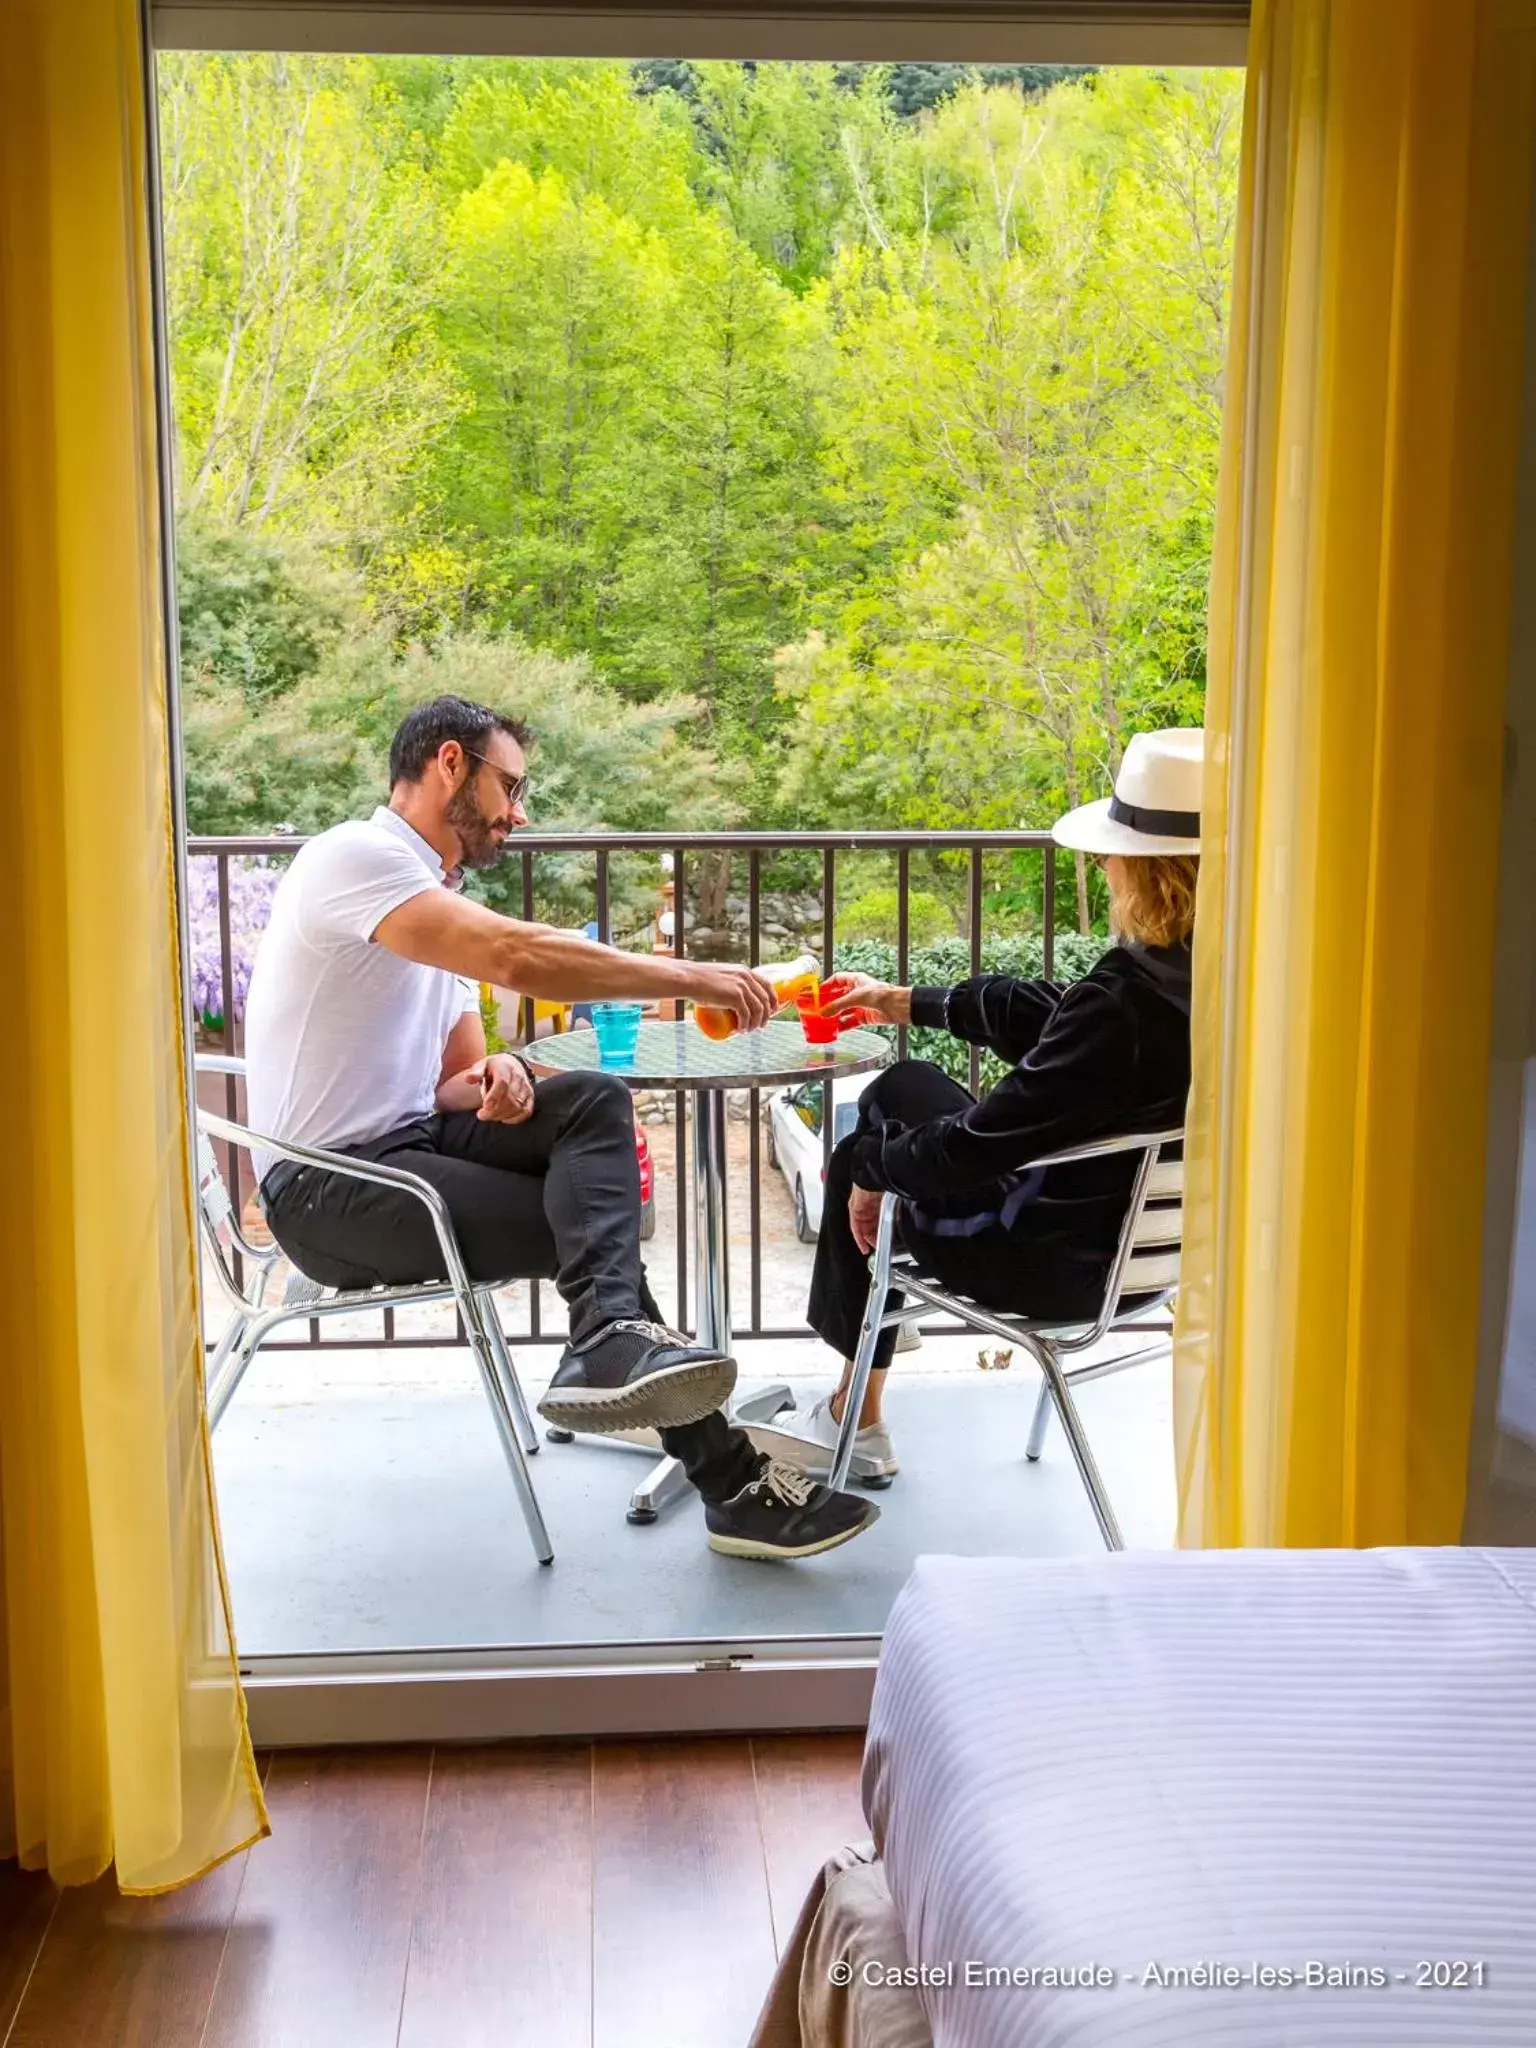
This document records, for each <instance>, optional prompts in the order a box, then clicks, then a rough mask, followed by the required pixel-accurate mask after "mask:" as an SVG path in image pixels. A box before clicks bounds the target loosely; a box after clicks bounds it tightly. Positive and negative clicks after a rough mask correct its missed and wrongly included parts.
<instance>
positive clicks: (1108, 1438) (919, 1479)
mask: <svg viewBox="0 0 1536 2048" xmlns="http://www.w3.org/2000/svg"><path fill="white" fill-rule="evenodd" d="M977 1345H978V1340H977V1339H975V1338H972V1337H965V1336H960V1337H933V1336H928V1337H925V1339H924V1343H923V1346H922V1349H921V1350H920V1351H918V1352H915V1353H904V1354H901V1355H900V1356H899V1357H898V1359H897V1362H896V1376H895V1379H894V1381H893V1385H892V1388H891V1392H890V1394H889V1396H888V1398H887V1404H886V1407H887V1416H888V1419H889V1421H890V1424H891V1427H892V1430H893V1432H894V1434H895V1436H896V1439H897V1447H898V1451H899V1453H900V1455H901V1458H902V1460H903V1470H902V1472H901V1475H900V1477H899V1478H898V1479H897V1480H896V1482H895V1484H894V1485H893V1486H892V1487H891V1488H890V1489H889V1490H888V1491H887V1492H885V1493H882V1494H879V1495H877V1496H876V1498H877V1499H878V1500H879V1502H880V1505H881V1509H882V1514H881V1519H880V1521H879V1523H878V1524H877V1525H876V1527H875V1528H874V1529H873V1530H871V1531H870V1532H868V1533H867V1534H866V1535H864V1536H861V1537H860V1538H858V1539H857V1540H856V1541H855V1542H853V1543H851V1544H848V1545H845V1546H844V1547H843V1548H841V1549H839V1550H837V1551H834V1552H831V1553H829V1554H828V1555H827V1556H825V1557H822V1558H818V1559H814V1560H809V1561H807V1562H805V1563H802V1564H799V1565H792V1566H779V1565H758V1564H751V1563H746V1562H742V1561H740V1560H735V1559H728V1558H722V1557H717V1556H715V1555H714V1554H713V1553H712V1552H711V1551H709V1550H708V1549H707V1548H706V1546H705V1542H704V1531H703V1522H702V1515H701V1511H700V1508H699V1504H698V1501H697V1499H696V1498H695V1497H693V1496H691V1495H689V1496H685V1497H684V1498H683V1499H682V1500H680V1501H678V1502H677V1503H675V1504H674V1505H673V1506H671V1507H669V1508H668V1509H666V1510H665V1511H664V1513H663V1515H662V1518H661V1520H660V1521H659V1522H657V1523H655V1524H653V1525H651V1526H649V1527H645V1528H637V1527H633V1526H631V1525H630V1524H629V1523H628V1522H627V1521H626V1520H625V1515H624V1511H625V1508H626V1506H627V1505H628V1498H629V1493H630V1489H631V1488H632V1487H633V1486H634V1485H635V1484H636V1482H637V1481H638V1480H639V1478H640V1477H641V1475H643V1474H644V1472H645V1471H646V1470H647V1460H646V1459H644V1458H642V1457H641V1456H640V1454H639V1453H637V1452H624V1451H619V1450H616V1449H614V1448H613V1447H611V1446H603V1445H596V1444H592V1443H583V1442H581V1441H580V1440H578V1441H577V1442H576V1443H574V1444H570V1445H564V1446H561V1445H549V1444H545V1445H543V1446H542V1447H541V1449H540V1452H539V1455H538V1456H537V1457H536V1458H535V1459H534V1461H533V1473H534V1481H535V1484H536V1486H537V1488H538V1491H539V1496H540V1499H541V1501H542V1503H543V1507H544V1512H545V1516H546V1518H547V1520H548V1522H549V1526H550V1531H551V1535H552V1537H553V1540H554V1545H555V1553H556V1554H555V1563H554V1566H553V1567H552V1568H551V1569H549V1570H542V1569H540V1567H539V1566H538V1565H537V1564H536V1563H535V1561H534V1558H533V1555H532V1551H531V1548H530V1546H529V1543H528V1539H527V1536H526V1533H525V1531H524V1528H523V1523H522V1517H521V1515H520V1513H519V1511H518V1508H517V1504H516V1500H515V1498H514V1495H513V1492H512V1488H511V1484H510V1481H509V1479H508V1476H507V1472H506V1467H505V1465H504V1463H503V1461H502V1456H501V1452H500V1449H499V1447H498V1444H497V1440H496V1437H495V1434H494V1431H493V1428H492V1424H491V1418H490V1415H489V1412H488V1410H487V1408H486V1405H485V1400H484V1396H483V1394H482V1393H481V1391H480V1387H479V1383H478V1381H477V1379H476V1378H475V1377H474V1373H473V1369H472V1366H471V1363H470V1360H469V1357H468V1354H467V1353H465V1352H463V1351H452V1350H436V1351H433V1350H422V1349H416V1350H407V1349H396V1350H390V1351H384V1350H380V1351H355V1352H329V1353H310V1354H307V1355H306V1354H305V1353H303V1352H271V1353H267V1354H264V1355H263V1356H262V1357H260V1358H258V1360H257V1362H256V1364H255V1365H254V1366H253V1367H252V1369H251V1371H250V1373H249V1374H248V1375H247V1378H246V1381H245V1384H244V1385H243V1386H242V1388H241V1389H240V1392H239V1394H238V1395H237V1397H236V1399H235V1401H234V1402H233V1404H232V1405H231V1407H230V1409H229V1411H228V1413H227V1415H226V1416H225V1419H224V1421H223V1423H222V1425H221V1427H220V1429H219V1432H218V1435H217V1438H216V1440H215V1462H216V1468H217V1475H218V1490H219V1504H220V1514H221V1520H222V1524H223V1532H224V1541H225V1548H226V1553H227V1558H228V1564H229V1572H230V1580H231V1588H232V1592H233V1596H234V1604H235V1622H236V1628H237V1631H238V1637H239V1643H240V1649H241V1653H242V1655H244V1656H247V1657H250V1656H271V1655H292V1654H298V1653H316V1652H327V1651H336V1650H365V1651H382V1650H419V1649H428V1648H468V1647H508V1646H523V1645H545V1644H551V1645H568V1644H578V1643H600V1642H633V1641H660V1640H665V1639H668V1638H679V1637H681V1638H693V1639H697V1638H706V1639H710V1640H719V1639H721V1638H729V1637H735V1636H746V1637H754V1638H763V1637H772V1636H792V1637H793V1636H811V1635H841V1634H851V1635H871V1634H876V1633H878V1632H879V1631H880V1630H881V1629H882V1628H883V1626H884V1623H885V1618H886V1615H887V1613H888V1611H889V1609H890V1606H891V1602H892V1600H893V1599H894V1597H895V1595H896V1593H897V1591H898V1589H899V1588H900V1586H901V1584H902V1582H903V1580H904V1579H905V1577H906V1575H907V1573H908V1571H909V1569H910V1567H911V1564H912V1561H913V1559H914V1558H916V1557H917V1556H919V1555H920V1554H923V1553H931V1552H950V1553H959V1554H965V1555H975V1554H983V1553H1002V1554H1011V1555H1016V1556H1044V1555H1053V1554H1060V1553H1063V1552H1070V1551H1077V1550H1095V1549H1097V1548H1098V1547H1099V1537H1098V1532H1097V1529H1096V1527H1095V1525H1094V1521H1093V1516H1092V1513H1091V1511H1090V1509H1089V1507H1088V1505H1087V1500H1086V1497H1085V1496H1084V1493H1083V1490H1082V1487H1081V1484H1080V1482H1079V1480H1078V1477H1077V1473H1076V1470H1075V1468H1074V1467H1073V1464H1072V1460H1071V1457H1070V1454H1069V1453H1068V1450H1067V1447H1066V1443H1065V1441H1064V1439H1063V1436H1062V1433H1061V1430H1060V1427H1059V1425H1057V1424H1055V1423H1054V1422H1053V1424H1052V1427H1051V1430H1050V1433H1049V1435H1048V1437H1047V1440H1046V1448H1045V1455H1044V1457H1043V1458H1042V1459H1041V1461H1040V1463H1039V1464H1038V1465H1033V1466H1031V1465H1029V1464H1027V1463H1026V1461H1025V1458H1024V1441H1025V1437H1026V1435H1027V1434H1028V1429H1029V1421H1030V1416H1031V1414H1032V1412H1033V1405H1034V1399H1035V1391H1036V1388H1037V1386H1038V1383H1039V1382H1038V1377H1037V1375H1036V1373H1035V1370H1034V1368H1033V1367H1032V1366H1031V1365H1029V1364H1028V1363H1027V1362H1024V1361H1022V1359H1016V1362H1015V1364H1014V1366H1013V1367H1012V1369H1010V1370H1009V1371H1006V1372H982V1371H980V1370H979V1369H978V1368H977V1363H976V1358H977ZM1123 1348H1130V1347H1129V1346H1125V1347H1123ZM556 1355H557V1354H556V1351H555V1350H554V1349H553V1348H552V1347H548V1346H544V1347H538V1348H528V1349H525V1350H523V1351H522V1353H521V1354H520V1356H519V1365H520V1368H521V1370H522V1373H523V1376H524V1383H525V1385H526V1386H527V1388H528V1392H529V1398H530V1400H536V1399H537V1397H538V1394H539V1393H540V1392H541V1391H542V1388H543V1385H544V1381H545V1379H546V1378H547V1375H548V1373H549V1372H550V1371H551V1370H552V1369H553V1365H554V1361H555V1358H556ZM738 1356H739V1358H740V1362H741V1384H742V1387H743V1389H744V1390H745V1389H750V1388H752V1387H754V1386H757V1385H760V1384H762V1383H763V1382H765V1381H767V1380H769V1379H785V1380H788V1381H789V1382H790V1383H791V1385H792V1386H793V1387H794V1388H795V1390H796V1394H797V1399H798V1401H799V1403H800V1405H801V1406H807V1405H809V1403H810V1402H811V1401H812V1400H814V1399H815V1398H816V1397H817V1395H818V1394H820V1393H821V1392H823V1391H825V1389H826V1388H827V1386H828V1385H829V1384H830V1383H831V1380H832V1377H833V1369H832V1361H831V1358H830V1354H829V1353H828V1352H827V1351H826V1350H825V1348H824V1347H823V1346H821V1345H820V1344H818V1343H815V1342H813V1341H810V1340H804V1341H796V1340H786V1341H779V1342H774V1343H770V1342H759V1343H751V1342H743V1343H742V1344H740V1345H739V1346H738ZM1078 1398H1079V1402H1080V1406H1081V1409H1082V1413H1083V1417H1084V1420H1085V1423H1086V1425H1087V1428H1088V1432H1089V1437H1090V1440H1091V1442H1092V1444H1093V1446H1094V1451H1095V1455H1096V1456H1097V1457H1098V1459H1099V1461H1100V1465H1101V1469H1102V1470H1103V1473H1104V1476H1105V1481H1106V1484H1107V1485H1108V1488H1109V1491H1110V1497H1111V1499H1112V1500H1113V1502H1114V1504H1115V1507H1116V1510H1117V1512H1118V1514H1119V1515H1120V1518H1121V1521H1122V1524H1123V1526H1124V1529H1125V1534H1126V1540H1127V1542H1128V1543H1130V1544H1132V1545H1133V1546H1137V1547H1161V1546H1166V1545H1168V1544H1169V1543H1171V1542H1172V1539H1173V1526H1174V1476H1173V1452H1172V1429H1171V1378H1170V1370H1169V1367H1168V1364H1167V1362H1166V1361H1159V1362H1156V1363H1154V1364H1152V1365H1147V1366H1138V1367H1134V1368H1132V1369H1131V1370H1130V1371H1128V1372H1126V1373H1124V1374H1117V1375H1113V1376H1111V1377H1109V1378H1106V1379H1103V1380H1099V1381H1096V1382H1094V1383H1092V1384H1091V1385H1089V1386H1086V1387H1084V1388H1083V1389H1082V1390H1081V1393H1080V1395H1079V1397H1078Z"/></svg>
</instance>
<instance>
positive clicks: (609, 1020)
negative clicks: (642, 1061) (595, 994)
mask: <svg viewBox="0 0 1536 2048" xmlns="http://www.w3.org/2000/svg"><path fill="white" fill-rule="evenodd" d="M592 1029H593V1030H594V1031H595V1032H596V1033H597V1059H598V1064H599V1066H604V1067H629V1066H633V1065H634V1060H635V1048H636V1047H637V1046H638V1045H639V1043H640V1005H639V1003H594V1004H593V1005H592Z"/></svg>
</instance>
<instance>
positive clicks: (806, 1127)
mask: <svg viewBox="0 0 1536 2048" xmlns="http://www.w3.org/2000/svg"><path fill="white" fill-rule="evenodd" d="M874 1078H875V1077H874V1075H873V1074H852V1075H850V1076H849V1077H848V1079H847V1080H845V1081H834V1082H833V1083H832V1142H833V1144H834V1145H836V1144H839V1143H841V1141H842V1140H843V1139H844V1138H846V1137H847V1136H848V1133H849V1132H850V1131H851V1130H852V1129H853V1127H854V1125H855V1123H857V1121H858V1116H859V1097H860V1096H861V1095H862V1094H863V1093H864V1090H865V1089H866V1088H867V1087H868V1086H869V1084H870V1082H871V1081H873V1079H874ZM826 1086H827V1084H826V1082H824V1081H802V1082H800V1083H799V1084H798V1086H796V1087H793V1088H775V1090H774V1091H773V1093H772V1094H771V1095H770V1096H769V1098H768V1164H769V1165H770V1166H776V1167H777V1168H778V1169H779V1171H780V1173H782V1174H783V1176H784V1181H785V1185H786V1186H787V1187H788V1189H789V1192H790V1195H791V1197H792V1198H793V1200H794V1204H795V1235H796V1237H798V1238H799V1240H800V1242H801V1243H802V1244H814V1243H815V1242H816V1240H817V1238H818V1237H819V1236H820V1234H821V1204H822V1170H823V1160H824V1156H825V1155H824V1154H823V1151H822V1138H821V1114H822V1111H821V1104H822V1096H823V1094H824V1093H825V1090H826Z"/></svg>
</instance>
